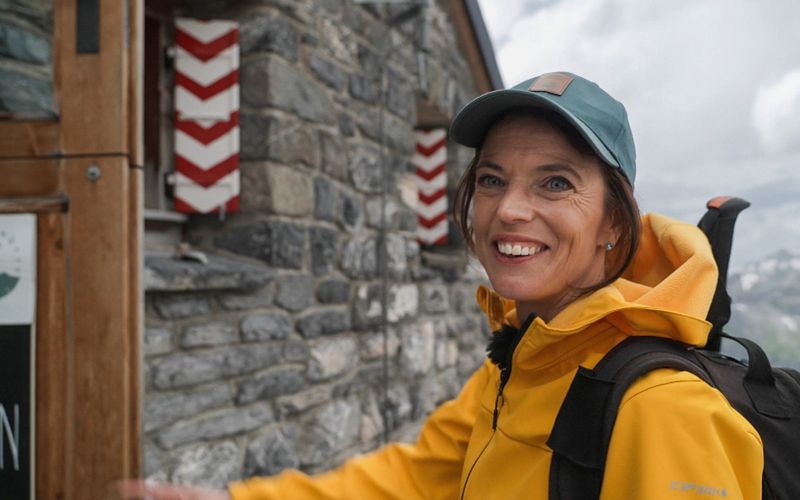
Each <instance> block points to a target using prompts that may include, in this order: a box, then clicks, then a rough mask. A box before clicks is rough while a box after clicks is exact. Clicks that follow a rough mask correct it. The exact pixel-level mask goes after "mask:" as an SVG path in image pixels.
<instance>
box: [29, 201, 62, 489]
mask: <svg viewBox="0 0 800 500" xmlns="http://www.w3.org/2000/svg"><path fill="white" fill-rule="evenodd" d="M64 218H65V216H64V215H63V214H60V213H47V214H41V215H39V216H38V217H37V236H36V239H37V258H36V260H37V273H36V282H37V285H36V294H37V297H36V498H42V499H51V498H53V499H55V498H66V491H67V484H66V470H67V469H66V463H65V460H66V459H67V457H68V455H69V454H68V453H67V434H66V433H65V432H64V431H65V429H64V425H65V422H67V421H68V418H67V384H68V379H69V378H68V374H67V364H68V358H69V353H70V349H69V348H68V345H69V335H68V332H67V329H66V327H67V324H66V305H65V298H66V295H65V284H66V262H65V259H64Z"/></svg>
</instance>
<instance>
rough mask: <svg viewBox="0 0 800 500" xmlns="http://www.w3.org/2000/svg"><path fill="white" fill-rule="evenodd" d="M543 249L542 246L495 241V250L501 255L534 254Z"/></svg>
mask: <svg viewBox="0 0 800 500" xmlns="http://www.w3.org/2000/svg"><path fill="white" fill-rule="evenodd" d="M544 249H545V247H544V246H541V247H528V246H523V245H521V244H519V243H504V242H502V241H499V242H497V250H499V251H500V253H501V254H503V255H536V254H537V253H539V252H541V251H542V250H544Z"/></svg>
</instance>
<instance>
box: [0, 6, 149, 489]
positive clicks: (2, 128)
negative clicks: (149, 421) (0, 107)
mask: <svg viewBox="0 0 800 500" xmlns="http://www.w3.org/2000/svg"><path fill="white" fill-rule="evenodd" d="M76 16H77V0H63V1H58V2H54V12H53V24H54V31H53V54H54V67H53V74H54V82H53V83H54V89H53V95H54V99H55V102H56V109H57V111H58V115H59V118H58V120H55V121H50V122H4V123H2V124H0V178H2V179H3V181H2V182H0V212H5V213H10V212H33V213H36V214H38V222H37V239H38V247H37V267H38V271H39V272H38V274H37V313H36V314H37V315H36V318H37V326H36V328H37V337H36V349H37V360H36V407H37V421H36V452H37V455H36V459H37V462H36V472H35V474H36V476H35V479H36V498H41V499H48V500H49V499H62V500H83V499H92V498H109V497H111V495H110V494H109V488H110V487H112V486H113V483H114V482H115V481H117V480H119V479H122V478H127V477H136V476H138V475H139V474H140V469H141V451H140V450H141V442H140V440H141V431H140V426H141V423H140V422H141V417H140V415H141V390H142V387H141V383H140V378H141V374H140V367H141V361H140V358H141V352H140V344H141V329H142V318H143V307H142V303H143V293H142V290H141V288H142V287H141V272H142V271H141V269H142V249H141V246H142V233H143V229H142V228H143V220H142V211H143V209H142V205H143V202H142V198H143V196H142V169H141V166H142V163H143V159H142V144H141V142H142V134H141V126H142V125H141V124H142V106H141V99H142V96H141V89H142V85H141V80H142V78H141V71H142V60H141V58H142V42H143V40H142V23H143V3H142V1H141V0H129V1H128V2H120V1H117V0H100V1H99V24H98V26H97V28H98V33H99V37H98V40H99V50H98V51H97V52H96V53H78V51H77V50H76V26H77V17H76ZM90 18H91V16H90ZM0 496H2V495H0Z"/></svg>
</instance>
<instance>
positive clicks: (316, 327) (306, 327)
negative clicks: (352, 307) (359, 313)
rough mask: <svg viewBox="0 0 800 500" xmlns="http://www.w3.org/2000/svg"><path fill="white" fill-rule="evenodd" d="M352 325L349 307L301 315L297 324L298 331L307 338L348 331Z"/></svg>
mask: <svg viewBox="0 0 800 500" xmlns="http://www.w3.org/2000/svg"><path fill="white" fill-rule="evenodd" d="M350 325H351V323H350V311H348V310H347V309H327V310H324V311H317V312H312V313H309V314H306V315H304V316H302V317H300V318H299V319H298V320H297V323H296V324H295V326H296V328H297V331H298V332H300V333H301V334H302V335H303V337H305V338H307V339H310V338H314V337H319V336H320V335H330V334H332V333H339V332H346V331H347V330H349V329H350Z"/></svg>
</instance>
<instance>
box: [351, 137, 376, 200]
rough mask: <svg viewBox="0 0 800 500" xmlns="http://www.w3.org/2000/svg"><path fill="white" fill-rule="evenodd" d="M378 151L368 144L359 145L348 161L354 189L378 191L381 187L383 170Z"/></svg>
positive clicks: (370, 191) (374, 192)
mask: <svg viewBox="0 0 800 500" xmlns="http://www.w3.org/2000/svg"><path fill="white" fill-rule="evenodd" d="M379 162H380V151H379V150H378V149H377V148H375V147H373V146H369V145H363V144H362V145H360V146H359V147H358V149H357V150H356V152H355V155H354V157H353V160H352V161H351V162H350V180H351V181H352V182H353V185H354V186H355V188H356V189H358V190H359V191H361V192H364V193H373V194H376V193H380V192H381V189H382V187H383V181H384V179H383V172H382V170H381V166H380V163H379Z"/></svg>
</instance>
